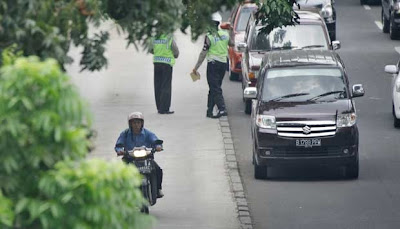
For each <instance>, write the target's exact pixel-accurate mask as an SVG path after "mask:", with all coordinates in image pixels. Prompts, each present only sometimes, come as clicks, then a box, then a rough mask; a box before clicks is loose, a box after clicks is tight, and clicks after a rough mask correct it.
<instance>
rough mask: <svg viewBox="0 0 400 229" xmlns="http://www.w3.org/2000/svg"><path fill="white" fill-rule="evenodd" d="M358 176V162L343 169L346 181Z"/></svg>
mask: <svg viewBox="0 0 400 229" xmlns="http://www.w3.org/2000/svg"><path fill="white" fill-rule="evenodd" d="M358 174H359V162H358V160H357V161H356V162H353V163H351V164H349V165H346V167H345V176H346V178H348V179H357V178H358Z"/></svg>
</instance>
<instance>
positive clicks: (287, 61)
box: [251, 50, 364, 179]
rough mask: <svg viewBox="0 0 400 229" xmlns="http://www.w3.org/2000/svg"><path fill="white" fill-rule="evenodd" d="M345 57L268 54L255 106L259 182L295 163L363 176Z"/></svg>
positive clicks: (358, 88) (358, 90) (357, 91)
mask: <svg viewBox="0 0 400 229" xmlns="http://www.w3.org/2000/svg"><path fill="white" fill-rule="evenodd" d="M363 95H364V89H363V87H362V85H361V84H356V85H354V86H352V88H349V81H348V77H347V74H346V71H345V68H344V65H343V62H342V60H341V59H340V57H339V55H338V54H337V53H335V52H334V51H329V50H326V51H324V50H284V51H272V52H268V53H267V54H266V55H265V56H264V58H263V61H262V65H261V69H260V71H259V78H258V82H257V99H255V100H253V105H252V109H253V110H252V121H251V125H252V139H253V163H254V176H255V178H256V179H264V178H267V168H268V167H273V166H282V165H289V164H294V163H295V164H306V165H309V164H317V165H336V166H345V174H346V177H348V178H353V179H355V178H357V177H358V163H359V162H358V129H357V124H356V120H357V115H356V110H355V107H354V102H353V98H355V97H359V96H363Z"/></svg>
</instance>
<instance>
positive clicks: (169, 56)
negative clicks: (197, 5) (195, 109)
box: [149, 34, 179, 114]
mask: <svg viewBox="0 0 400 229" xmlns="http://www.w3.org/2000/svg"><path fill="white" fill-rule="evenodd" d="M149 52H150V53H152V54H154V57H153V63H154V95H155V99H156V105H157V110H158V113H159V114H173V113H174V111H171V110H170V106H171V83H172V67H173V66H174V64H175V58H178V56H179V49H178V46H177V45H176V43H175V41H174V39H173V37H172V35H166V34H162V35H160V36H159V37H156V38H153V39H152V44H151V46H150V49H149Z"/></svg>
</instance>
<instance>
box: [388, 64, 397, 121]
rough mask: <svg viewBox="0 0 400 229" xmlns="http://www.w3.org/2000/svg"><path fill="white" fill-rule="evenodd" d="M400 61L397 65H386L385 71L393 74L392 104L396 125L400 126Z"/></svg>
mask: <svg viewBox="0 0 400 229" xmlns="http://www.w3.org/2000/svg"><path fill="white" fill-rule="evenodd" d="M399 66H400V62H399V63H398V64H397V65H386V66H385V72H387V73H390V74H392V76H393V79H392V88H393V94H392V104H393V105H392V106H393V118H394V126H395V127H400V74H399Z"/></svg>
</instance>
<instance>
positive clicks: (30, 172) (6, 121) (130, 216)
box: [0, 51, 150, 229]
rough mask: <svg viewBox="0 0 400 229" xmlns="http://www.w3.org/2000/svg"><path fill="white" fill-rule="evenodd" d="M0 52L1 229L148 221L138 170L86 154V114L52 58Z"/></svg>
mask: <svg viewBox="0 0 400 229" xmlns="http://www.w3.org/2000/svg"><path fill="white" fill-rule="evenodd" d="M11 53H12V51H11ZM2 56H3V58H4V61H3V62H4V65H3V67H2V68H0V81H1V84H0V124H1V125H0V136H1V138H0V152H1V153H0V180H1V182H0V203H1V204H0V226H1V228H18V229H28V228H29V229H39V228H40V229H43V228H61V229H62V228H65V229H69V228H100V229H101V228H132V229H135V228H136V229H137V228H146V226H149V225H150V224H149V223H150V219H149V218H148V217H146V216H143V215H142V214H140V213H139V211H138V207H140V206H142V204H143V203H144V199H143V197H142V196H141V192H140V191H139V190H138V188H137V187H138V186H139V184H140V182H141V177H140V174H139V172H138V171H137V170H136V169H135V168H134V167H133V166H127V165H124V164H123V163H122V162H119V163H109V162H105V161H99V160H92V161H86V160H85V159H84V158H85V157H86V155H87V153H88V150H89V148H90V147H92V145H91V144H90V143H91V142H90V135H92V134H93V133H92V132H91V131H90V130H89V128H90V126H91V116H90V114H89V113H88V110H87V107H86V106H87V105H86V103H85V102H84V101H83V100H82V99H81V98H80V96H79V94H78V92H77V90H76V88H75V87H74V86H73V85H72V84H71V83H70V81H69V80H70V79H69V77H68V76H67V75H65V74H64V73H63V72H62V71H61V69H60V68H59V65H58V63H57V61H55V60H54V59H49V60H46V61H44V62H41V61H40V60H39V58H38V57H28V58H25V57H20V58H18V57H16V56H13V55H11V54H10V53H6V52H4V53H3V54H2Z"/></svg>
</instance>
